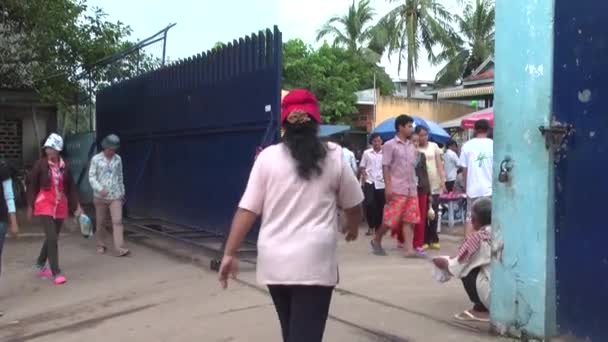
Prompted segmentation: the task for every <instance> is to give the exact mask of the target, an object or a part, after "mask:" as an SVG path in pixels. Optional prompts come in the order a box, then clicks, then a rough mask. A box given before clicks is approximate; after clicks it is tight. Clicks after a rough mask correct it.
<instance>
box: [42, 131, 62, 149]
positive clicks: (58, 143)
mask: <svg viewBox="0 0 608 342" xmlns="http://www.w3.org/2000/svg"><path fill="white" fill-rule="evenodd" d="M44 147H50V148H52V149H53V150H55V151H57V152H61V151H63V138H62V137H61V136H60V135H59V134H57V133H51V135H49V137H48V138H47V139H46V142H45V143H44Z"/></svg>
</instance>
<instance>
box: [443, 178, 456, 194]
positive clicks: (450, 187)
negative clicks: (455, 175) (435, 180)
mask: <svg viewBox="0 0 608 342" xmlns="http://www.w3.org/2000/svg"><path fill="white" fill-rule="evenodd" d="M455 185H456V181H448V182H445V189H446V190H447V191H448V192H452V191H454V186H455Z"/></svg>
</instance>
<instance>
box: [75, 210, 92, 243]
mask: <svg viewBox="0 0 608 342" xmlns="http://www.w3.org/2000/svg"><path fill="white" fill-rule="evenodd" d="M78 225H79V226H80V233H82V237H84V238H85V239H91V238H93V236H94V235H95V233H94V232H93V223H92V222H91V219H90V218H89V217H88V216H87V215H85V214H80V216H78Z"/></svg>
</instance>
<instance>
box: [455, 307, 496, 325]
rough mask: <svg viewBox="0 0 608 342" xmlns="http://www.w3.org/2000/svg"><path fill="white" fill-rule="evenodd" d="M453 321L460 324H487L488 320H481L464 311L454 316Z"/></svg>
mask: <svg viewBox="0 0 608 342" xmlns="http://www.w3.org/2000/svg"><path fill="white" fill-rule="evenodd" d="M454 319H455V320H457V321H461V322H482V323H487V322H489V321H490V320H489V319H487V318H481V317H477V316H475V315H473V314H472V313H471V312H470V311H469V310H464V311H463V312H461V313H459V314H456V315H454Z"/></svg>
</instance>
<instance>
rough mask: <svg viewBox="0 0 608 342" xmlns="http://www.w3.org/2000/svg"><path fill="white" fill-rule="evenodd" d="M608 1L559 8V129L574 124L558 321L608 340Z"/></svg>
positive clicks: (564, 183)
mask: <svg viewBox="0 0 608 342" xmlns="http://www.w3.org/2000/svg"><path fill="white" fill-rule="evenodd" d="M606 11H608V3H606V2H604V1H595V0H579V1H569V0H557V1H556V3H555V74H554V95H553V97H554V102H553V104H554V106H553V107H554V115H555V117H554V123H555V124H561V125H572V126H573V127H574V131H572V133H571V136H570V137H569V139H568V140H567V141H566V142H565V143H564V144H563V145H562V149H561V151H560V153H559V155H558V156H557V162H556V180H555V182H556V184H555V196H556V207H555V218H556V222H555V226H556V257H557V259H556V279H557V323H558V328H559V330H560V333H562V334H567V335H574V336H576V337H578V338H580V339H582V340H585V341H601V342H603V341H608V328H607V327H606V323H607V322H608V311H607V310H606V307H607V306H608V248H606V242H607V241H608V229H607V225H606V214H605V213H606V204H605V197H606V190H607V189H608V177H607V176H606V166H607V160H608V116H607V115H606V108H608V97H607V96H606V94H607V93H608V59H607V58H606V56H607V55H608V31H606V28H605V24H604V20H605V13H606Z"/></svg>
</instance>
